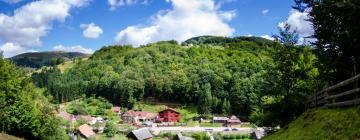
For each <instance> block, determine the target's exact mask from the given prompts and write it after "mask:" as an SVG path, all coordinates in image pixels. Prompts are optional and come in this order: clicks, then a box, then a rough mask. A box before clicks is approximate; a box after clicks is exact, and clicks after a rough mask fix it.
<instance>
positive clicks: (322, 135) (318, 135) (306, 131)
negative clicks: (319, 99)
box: [264, 107, 360, 140]
mask: <svg viewBox="0 0 360 140" xmlns="http://www.w3.org/2000/svg"><path fill="white" fill-rule="evenodd" d="M264 139H265V140H307V139H319V140H320V139H333V140H340V139H341V140H356V139H360V107H352V108H336V109H327V108H324V109H313V110H309V111H307V112H305V113H304V114H302V115H301V116H300V117H299V118H298V119H296V120H295V121H293V122H292V123H290V124H289V126H288V127H285V128H282V129H281V130H280V131H278V132H276V133H274V134H272V135H270V136H268V137H265V138H264Z"/></svg>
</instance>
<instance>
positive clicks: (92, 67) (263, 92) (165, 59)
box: [33, 36, 318, 122]
mask: <svg viewBox="0 0 360 140" xmlns="http://www.w3.org/2000/svg"><path fill="white" fill-rule="evenodd" d="M185 42H191V43H188V44H186V43H183V44H184V46H181V45H179V44H178V43H177V42H175V41H163V42H158V43H152V44H148V45H145V46H141V47H139V48H133V47H131V46H107V47H104V48H102V49H100V50H99V51H97V52H95V53H94V54H93V55H92V56H91V57H90V59H89V60H87V61H80V62H78V63H77V64H76V66H74V67H73V68H71V69H68V70H67V71H66V72H65V73H60V72H59V71H58V70H56V68H53V69H47V70H44V71H43V72H42V73H38V74H34V75H33V79H34V81H35V82H36V84H37V85H38V86H40V87H46V88H47V89H48V94H49V95H51V96H52V97H53V98H54V101H55V102H57V103H61V102H65V101H71V100H74V99H77V98H80V97H82V96H83V95H86V96H93V95H95V96H101V97H105V98H107V99H109V100H110V101H111V102H113V103H114V104H117V105H120V106H122V107H127V108H132V107H133V105H134V103H135V102H137V101H141V100H144V99H146V98H147V97H155V98H156V99H158V100H163V101H172V102H178V103H182V104H190V105H197V106H198V107H199V108H198V112H199V113H200V114H203V115H208V114H212V113H217V114H235V115H238V116H240V117H241V119H243V120H249V116H250V114H251V113H252V112H254V111H258V112H256V113H257V116H255V117H253V118H254V119H257V117H265V116H264V115H263V116H259V115H260V114H259V113H262V112H263V110H257V109H259V108H263V107H264V106H265V105H267V104H271V105H275V104H278V103H280V101H281V100H282V99H284V98H285V97H286V99H288V98H287V96H288V94H289V96H293V95H292V93H289V92H295V91H296V92H297V93H296V98H305V95H306V93H309V92H314V90H315V89H316V88H317V86H318V83H317V82H316V77H317V75H318V72H317V69H316V68H315V66H314V64H315V63H316V57H315V56H314V55H313V54H312V49H311V48H309V47H306V46H290V47H285V46H284V45H282V44H280V43H278V42H273V41H270V40H266V39H262V38H257V37H238V38H225V37H211V36H203V37H198V38H193V39H190V40H188V41H185ZM185 44H186V45H185ZM285 74H287V75H285ZM293 75H294V76H293ZM288 76H291V78H293V79H287V78H288ZM295 76H298V77H295ZM294 79H296V81H294ZM283 80H284V81H283ZM279 82H284V83H281V84H283V85H278V84H279ZM281 88H284V90H279V91H274V89H281ZM273 92H277V93H284V94H275V95H274V94H272V93H273ZM279 95H281V96H279ZM284 96H285V97H284ZM289 98H291V97H289ZM294 98H295V97H294ZM284 102H286V103H287V104H292V103H293V104H294V106H290V105H289V107H298V108H301V106H303V105H304V103H303V102H295V103H294V102H292V101H291V99H289V101H284ZM288 102H289V103H288ZM282 110H283V109H282ZM285 110H287V111H288V113H290V114H289V116H291V115H292V114H293V115H299V113H301V109H300V110H299V111H298V112H295V111H292V109H290V108H285ZM279 119H281V118H279ZM272 122H275V121H272Z"/></svg>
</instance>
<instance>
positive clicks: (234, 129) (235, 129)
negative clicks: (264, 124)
mask: <svg viewBox="0 0 360 140" xmlns="http://www.w3.org/2000/svg"><path fill="white" fill-rule="evenodd" d="M231 131H239V129H237V128H233V129H231Z"/></svg>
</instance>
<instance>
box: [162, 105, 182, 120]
mask: <svg viewBox="0 0 360 140" xmlns="http://www.w3.org/2000/svg"><path fill="white" fill-rule="evenodd" d="M157 121H158V122H179V121H180V113H179V112H178V111H176V110H175V109H173V108H167V109H165V110H163V111H160V112H159V117H158V119H157Z"/></svg>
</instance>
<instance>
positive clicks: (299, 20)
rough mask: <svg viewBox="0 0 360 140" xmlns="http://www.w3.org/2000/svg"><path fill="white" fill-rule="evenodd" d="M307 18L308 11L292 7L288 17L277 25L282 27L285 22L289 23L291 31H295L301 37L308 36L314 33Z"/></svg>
mask: <svg viewBox="0 0 360 140" xmlns="http://www.w3.org/2000/svg"><path fill="white" fill-rule="evenodd" d="M308 20H309V13H307V12H304V13H302V12H299V11H297V10H294V9H292V10H291V11H290V15H289V17H288V19H287V20H286V21H285V22H281V23H279V24H278V26H279V27H280V28H284V26H285V24H289V25H290V30H291V31H297V32H298V33H299V35H300V36H301V37H309V36H312V35H313V34H314V28H313V26H312V24H311V22H309V21H308Z"/></svg>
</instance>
